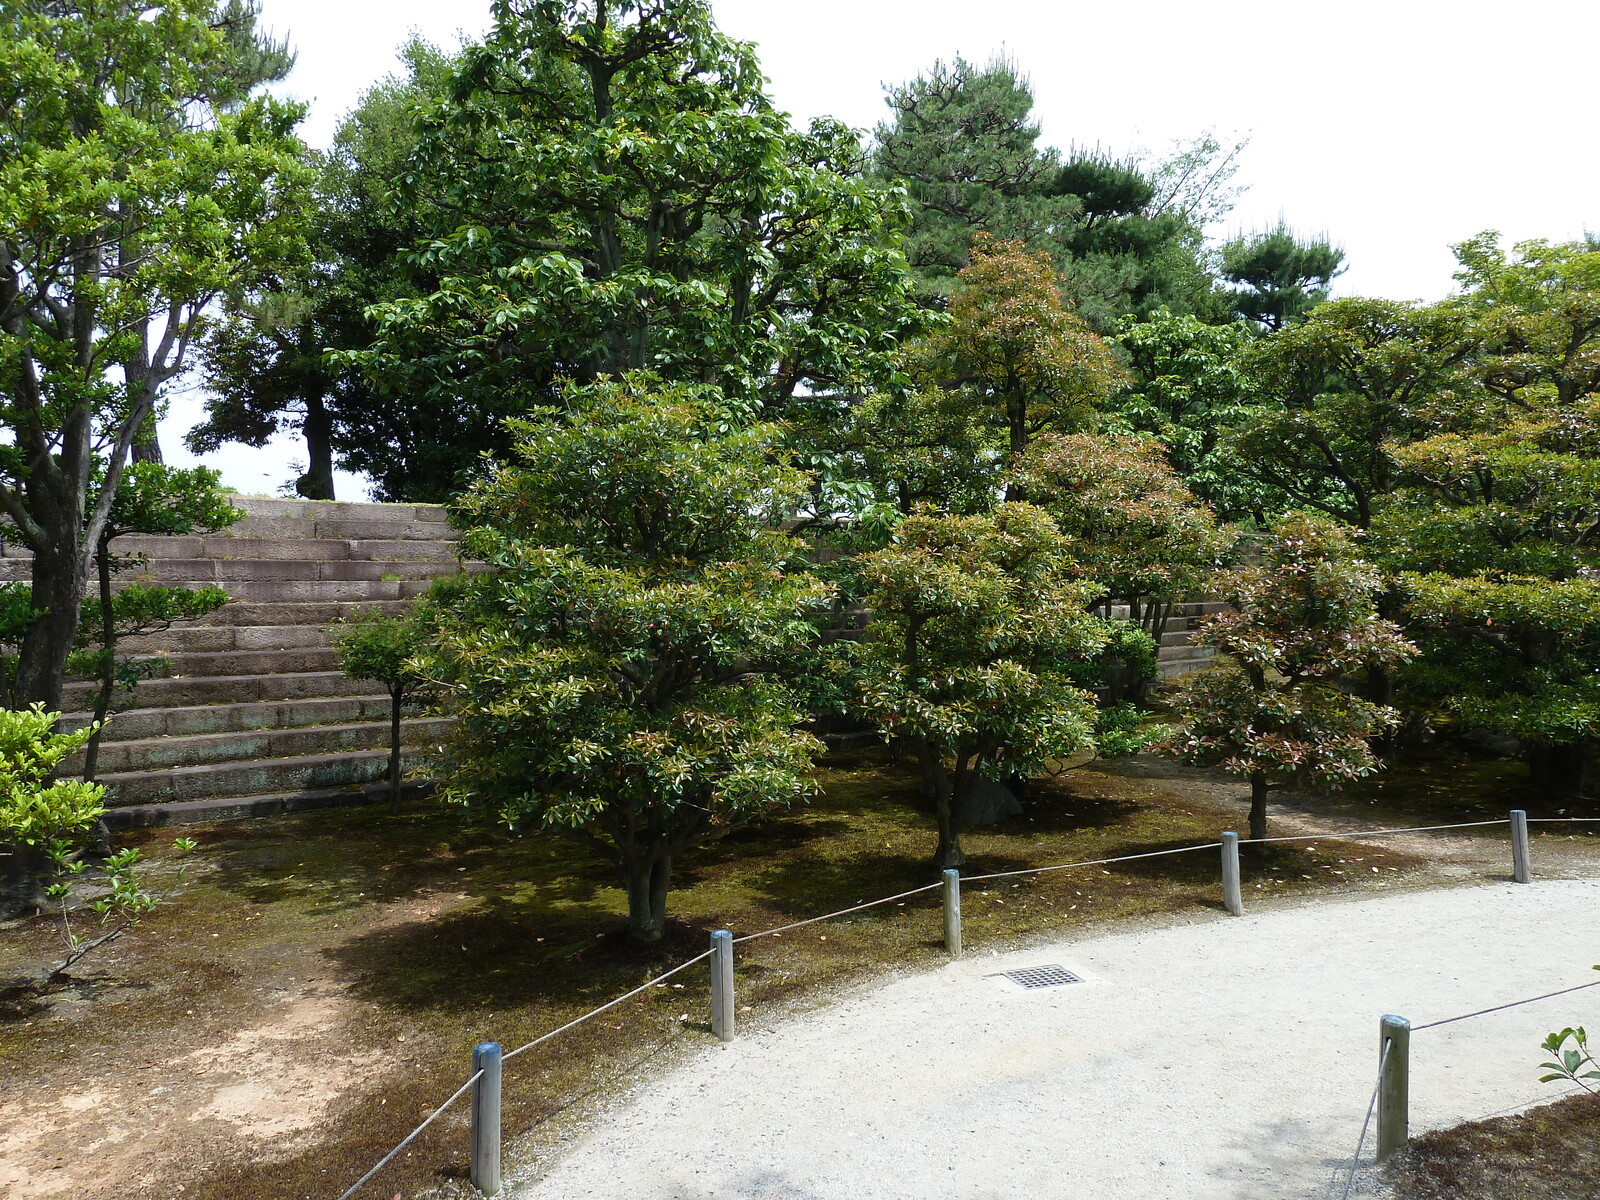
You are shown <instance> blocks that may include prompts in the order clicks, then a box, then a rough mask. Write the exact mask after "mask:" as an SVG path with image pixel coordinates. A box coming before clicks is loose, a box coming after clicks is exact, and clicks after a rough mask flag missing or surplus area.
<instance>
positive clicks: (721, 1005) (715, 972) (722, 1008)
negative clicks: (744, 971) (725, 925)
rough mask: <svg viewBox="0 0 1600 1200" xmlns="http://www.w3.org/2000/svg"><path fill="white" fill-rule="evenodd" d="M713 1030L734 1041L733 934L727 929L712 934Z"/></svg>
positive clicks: (718, 1035)
mask: <svg viewBox="0 0 1600 1200" xmlns="http://www.w3.org/2000/svg"><path fill="white" fill-rule="evenodd" d="M711 1032H712V1033H714V1034H716V1035H717V1037H719V1038H720V1039H722V1040H723V1041H724V1042H731V1041H733V934H732V933H730V932H729V931H728V930H726V929H719V930H717V931H716V932H715V933H713V934H712V935H711Z"/></svg>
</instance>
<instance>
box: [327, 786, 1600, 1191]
mask: <svg viewBox="0 0 1600 1200" xmlns="http://www.w3.org/2000/svg"><path fill="white" fill-rule="evenodd" d="M1535 820H1537V821H1539V822H1540V823H1558V822H1565V821H1568V820H1571V821H1574V822H1579V821H1600V817H1592V818H1584V817H1577V818H1562V817H1541V818H1535ZM1528 824H1529V819H1528V817H1527V815H1526V814H1525V813H1523V812H1522V811H1521V810H1516V811H1513V812H1512V814H1511V816H1510V817H1509V818H1499V819H1497V820H1489V821H1462V822H1456V823H1453V824H1447V825H1415V826H1407V827H1404V828H1399V829H1367V830H1359V831H1356V832H1353V833H1343V832H1337V831H1333V832H1327V833H1320V834H1301V835H1295V836H1290V837H1275V838H1258V839H1240V838H1239V837H1238V835H1237V834H1233V833H1225V834H1224V835H1223V837H1222V840H1220V841H1215V842H1202V843H1199V844H1197V845H1193V846H1178V847H1174V848H1171V849H1166V850H1149V851H1144V852H1141V853H1138V854H1122V855H1115V856H1111V857H1107V858H1095V859H1086V860H1084V861H1082V862H1071V863H1056V864H1052V865H1048V866H1043V867H1024V868H1021V869H1018V870H1014V871H993V872H989V873H987V874H983V875H968V876H965V877H963V876H962V875H961V874H960V873H959V872H958V871H954V870H946V871H945V872H943V878H942V879H941V880H940V881H939V882H937V883H930V884H925V885H923V886H922V887H916V888H912V889H910V890H908V891H903V892H896V893H895V894H894V895H891V896H884V897H881V898H880V899H876V900H868V901H865V902H864V903H861V904H854V905H851V906H850V907H848V908H841V909H836V910H835V911H833V912H828V913H823V914H821V915H820V916H815V917H807V918H806V919H805V920H802V921H792V922H789V923H788V924H785V925H779V926H776V927H774V928H772V929H763V930H760V931H759V932H756V933H747V934H743V935H742V936H740V937H737V938H736V937H734V936H733V935H732V933H731V932H729V931H728V930H717V931H715V932H713V934H712V935H711V941H712V944H711V948H710V949H708V950H704V951H702V952H701V953H699V954H697V955H695V956H694V957H693V958H690V959H687V960H686V961H684V962H681V963H679V964H678V965H677V966H675V967H673V968H672V969H671V970H669V971H666V972H663V973H662V974H660V975H657V976H655V977H654V978H652V979H650V980H648V981H646V982H645V983H642V984H640V985H639V986H638V987H635V988H633V989H631V990H630V991H627V992H624V993H623V994H622V995H620V996H617V997H616V998H615V999H612V1000H609V1001H607V1002H606V1003H605V1004H602V1005H600V1006H599V1007H598V1008H594V1009H591V1010H590V1011H588V1012H586V1013H583V1014H582V1015H581V1016H578V1017H575V1018H573V1019H572V1020H570V1021H568V1022H566V1023H565V1024H564V1025H561V1026H558V1027H557V1028H555V1029H552V1030H550V1031H549V1032H548V1033H544V1034H541V1035H540V1036H538V1037H536V1038H534V1039H533V1040H532V1041H529V1042H526V1043H524V1044H523V1045H521V1046H518V1047H517V1048H516V1049H515V1050H510V1051H506V1052H504V1053H502V1052H501V1050H500V1047H499V1046H498V1045H497V1044H495V1043H492V1042H491V1043H483V1044H481V1045H479V1046H478V1047H477V1048H476V1049H475V1050H474V1057H473V1065H474V1068H475V1070H474V1072H473V1074H472V1075H471V1077H470V1078H469V1079H468V1080H467V1082H466V1083H464V1084H462V1085H461V1087H460V1088H458V1089H457V1090H456V1092H455V1093H454V1094H453V1095H452V1096H451V1097H450V1098H449V1099H448V1100H446V1101H445V1102H444V1103H443V1104H441V1105H440V1106H439V1107H438V1108H437V1109H435V1110H434V1111H433V1112H432V1113H431V1114H430V1115H429V1116H428V1118H427V1119H426V1120H425V1121H423V1122H422V1124H420V1125H418V1126H417V1127H416V1128H415V1129H414V1130H412V1131H411V1132H410V1133H409V1134H407V1135H406V1137H405V1138H404V1140H402V1141H401V1142H400V1143H399V1144H398V1145H397V1146H395V1148H394V1149H393V1150H391V1151H390V1152H389V1153H388V1154H386V1155H384V1157H383V1158H382V1159H380V1160H379V1161H378V1163H377V1164H376V1165H375V1166H373V1168H372V1169H371V1170H370V1171H368V1172H367V1173H366V1174H365V1175H363V1176H362V1177H361V1178H360V1179H358V1180H356V1182H355V1183H354V1184H352V1185H351V1187H350V1188H349V1189H348V1190H347V1191H345V1192H344V1193H343V1194H342V1195H341V1196H340V1197H339V1200H350V1198H351V1197H352V1196H354V1195H355V1194H356V1193H357V1192H358V1191H360V1189H361V1188H362V1187H363V1186H365V1185H366V1184H367V1183H368V1182H369V1181H370V1180H371V1179H372V1178H373V1177H374V1176H376V1175H377V1174H378V1172H379V1171H381V1170H382V1169H383V1168H384V1167H385V1166H387V1165H388V1164H389V1163H390V1162H392V1161H393V1160H394V1158H395V1157H396V1155H398V1154H399V1153H400V1152H401V1151H402V1150H404V1149H405V1148H406V1147H407V1146H408V1145H410V1144H411V1142H412V1141H414V1140H415V1139H416V1138H417V1137H418V1135H420V1134H421V1133H422V1131H423V1130H425V1129H426V1128H428V1126H429V1125H431V1124H433V1122H434V1121H435V1120H437V1119H438V1117H439V1116H440V1115H441V1114H443V1113H444V1111H445V1110H446V1109H448V1108H449V1107H450V1106H451V1105H452V1104H454V1103H455V1102H456V1101H458V1100H459V1099H461V1097H462V1096H464V1095H466V1094H467V1093H468V1092H469V1091H472V1092H473V1093H474V1095H473V1117H474V1121H473V1124H474V1129H473V1137H472V1148H473V1154H472V1166H471V1179H472V1182H473V1185H474V1186H475V1187H478V1188H479V1190H480V1191H482V1192H483V1193H484V1194H485V1195H494V1194H495V1193H496V1192H497V1191H498V1190H499V1186H500V1162H499V1157H500V1130H499V1113H500V1079H501V1075H500V1068H501V1065H502V1064H503V1063H505V1062H507V1061H509V1060H511V1059H513V1058H516V1057H517V1056H518V1055H520V1054H523V1053H525V1052H526V1051H528V1050H532V1049H533V1048H535V1047H536V1046H539V1045H542V1044H543V1043H545V1042H548V1041H550V1040H552V1039H553V1038H556V1037H558V1036H560V1035H561V1034H563V1033H566V1032H567V1031H568V1030H571V1029H574V1028H576V1027H577V1026H579V1025H582V1024H583V1023H584V1022H586V1021H589V1020H592V1019H593V1018H594V1017H597V1016H599V1015H600V1014H602V1013H604V1012H608V1011H609V1010H611V1009H613V1008H615V1007H616V1006H617V1005H619V1004H622V1003H624V1002H626V1001H628V1000H631V999H633V998H634V997H635V996H638V995H640V994H641V993H644V992H647V991H649V990H650V989H651V988H654V987H657V986H660V985H662V984H664V983H665V982H666V981H667V980H669V979H671V978H672V977H673V976H674V975H677V974H679V973H680V972H683V971H686V970H688V969H689V968H690V967H693V966H695V965H697V964H699V963H702V962H705V961H706V960H707V959H709V960H711V982H712V994H711V1029H712V1033H713V1034H714V1035H715V1036H717V1037H718V1038H719V1039H721V1040H723V1041H730V1040H732V1038H733V1027H734V1017H733V1014H734V1011H735V1009H734V1000H733V947H734V946H735V945H738V944H740V943H744V942H750V941H754V940H756V939H758V938H764V937H775V936H777V935H780V934H783V933H788V932H790V931H791V930H795V929H802V928H804V927H806V926H808V925H815V924H818V923H820V922H823V921H830V920H833V919H835V918H837V917H843V916H849V915H851V914H853V913H858V912H863V911H865V910H867V909H871V908H877V907H880V906H882V905H885V904H893V903H895V902H897V901H904V900H907V899H910V898H911V897H913V896H920V895H923V894H925V893H928V892H932V891H937V890H941V889H942V891H943V893H944V903H943V906H944V931H945V938H944V940H945V949H946V951H947V953H949V954H950V956H951V957H960V956H961V954H962V941H961V885H962V884H963V883H968V884H971V883H986V882H990V881H993V880H999V879H1014V878H1018V877H1020V876H1024V875H1045V874H1049V873H1051V872H1056V871H1070V870H1076V869H1082V868H1085V867H1105V866H1110V865H1112V864H1114V863H1126V862H1138V861H1142V860H1149V859H1154V858H1165V857H1171V856H1173V855H1179V854H1192V853H1196V852H1200V851H1208V850H1220V851H1221V858H1222V862H1221V868H1222V870H1221V878H1222V890H1223V905H1224V907H1225V908H1226V909H1227V911H1228V912H1230V913H1232V914H1234V915H1236V916H1237V915H1241V914H1242V913H1243V911H1244V906H1243V898H1242V895H1241V892H1240V883H1239V879H1240V870H1239V847H1240V846H1241V845H1266V844H1283V843H1290V842H1317V841H1353V840H1356V839H1360V838H1373V837H1383V836H1386V835H1389V834H1406V833H1435V832H1441V831H1445V830H1452V829H1475V828H1485V827H1489V826H1496V825H1510V826H1511V832H1512V861H1513V878H1514V880H1515V881H1516V882H1518V883H1527V882H1530V880H1531V873H1530V870H1529V867H1528V862H1529V858H1528V849H1529V848H1528V832H1527V826H1528ZM1588 987H1600V980H1597V981H1595V982H1594V983H1589V984H1582V985H1580V986H1578V987H1573V988H1566V989H1563V990H1562V991H1557V992H1550V993H1547V994H1546V995H1544V996H1537V997H1532V998H1530V999H1528V1000H1521V1001H1515V1002H1513V1003H1511V1004H1505V1005H1499V1006H1497V1007H1495V1008H1490V1009H1484V1010H1482V1011H1481V1012H1476V1013H1467V1014H1464V1015H1462V1016H1459V1017H1451V1018H1448V1019H1446V1020H1443V1021H1435V1022H1432V1023H1430V1024H1428V1025H1422V1026H1418V1027H1417V1028H1418V1029H1419V1030H1420V1029H1432V1028H1434V1027H1436V1026H1438V1025H1446V1024H1450V1023H1451V1022H1454V1021H1463V1020H1467V1019H1468V1018H1469V1017H1475V1016H1482V1015H1483V1014H1484V1013H1489V1012H1498V1011H1500V1010H1501V1009H1503V1008H1514V1007H1517V1006H1518V1005H1521V1004H1529V1003H1533V1002H1534V1001H1535V1000H1543V999H1549V998H1550V997H1553V996H1560V995H1565V994H1567V993H1568V992H1575V991H1582V990H1583V989H1584V988H1588ZM1391 1019H1392V1020H1398V1019H1399V1018H1385V1020H1386V1021H1388V1020H1391ZM1386 1029H1387V1026H1386ZM1406 1030H1407V1032H1408V1033H1409V1031H1410V1026H1409V1025H1407V1026H1406ZM1400 1057H1403V1056H1400ZM480 1064H484V1065H481V1066H480ZM1391 1065H1392V1064H1391V1054H1390V1041H1389V1040H1388V1038H1387V1035H1386V1040H1385V1041H1384V1043H1383V1051H1382V1055H1381V1057H1380V1060H1379V1084H1378V1086H1377V1087H1376V1088H1374V1091H1373V1099H1372V1102H1371V1103H1370V1104H1369V1105H1368V1111H1367V1119H1366V1121H1365V1122H1363V1124H1362V1129H1361V1138H1360V1140H1359V1141H1358V1142H1357V1145H1356V1155H1355V1159H1353V1160H1352V1163H1351V1175H1350V1178H1349V1179H1348V1180H1347V1181H1346V1186H1345V1196H1348V1195H1349V1190H1350V1187H1351V1185H1352V1184H1353V1181H1354V1178H1355V1174H1354V1173H1355V1170H1356V1168H1357V1164H1358V1162H1359V1159H1360V1155H1361V1150H1362V1146H1363V1145H1364V1144H1365V1141H1366V1135H1367V1127H1368V1125H1369V1124H1370V1123H1371V1121H1372V1119H1373V1115H1374V1112H1376V1113H1377V1115H1378V1119H1379V1127H1380V1137H1379V1145H1380V1148H1382V1147H1383V1145H1384V1134H1383V1130H1384V1121H1383V1118H1384V1114H1385V1106H1384V1103H1383V1096H1382V1089H1383V1082H1384V1079H1385V1075H1384V1071H1385V1070H1386V1069H1387V1068H1388V1067H1389V1066H1391ZM1402 1065H1403V1064H1402ZM474 1089H476V1090H474ZM491 1091H492V1095H490V1094H488V1093H489V1092H491ZM1390 1107H1391V1108H1392V1105H1391V1106H1390ZM488 1115H492V1121H493V1126H494V1128H493V1129H492V1130H486V1129H482V1128H480V1124H481V1120H480V1118H484V1117H486V1116H488ZM490 1159H492V1161H488V1160H490ZM480 1160H483V1161H480Z"/></svg>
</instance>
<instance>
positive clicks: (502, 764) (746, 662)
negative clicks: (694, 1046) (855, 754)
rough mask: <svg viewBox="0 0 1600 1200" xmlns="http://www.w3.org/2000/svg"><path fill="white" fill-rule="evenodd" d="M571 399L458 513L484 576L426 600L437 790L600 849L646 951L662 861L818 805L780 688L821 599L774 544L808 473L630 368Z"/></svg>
mask: <svg viewBox="0 0 1600 1200" xmlns="http://www.w3.org/2000/svg"><path fill="white" fill-rule="evenodd" d="M570 405H571V407H570V410H569V411H568V412H567V413H566V414H564V415H562V416H559V417H556V416H554V414H552V418H551V419H548V420H546V421H545V422H543V423H536V422H531V421H530V422H519V423H517V424H516V425H515V426H514V431H515V434H516V437H517V442H518V444H517V449H516V457H515V459H514V461H512V462H511V463H507V464H500V465H497V466H495V467H493V468H492V469H491V471H490V473H489V474H488V476H487V477H486V478H485V479H484V480H483V481H481V482H480V483H478V484H476V485H474V486H473V488H472V489H471V490H470V491H468V492H467V493H466V494H465V495H464V496H462V497H461V499H460V500H459V501H458V503H457V505H456V509H455V519H456V520H457V521H458V522H459V523H460V524H461V525H463V526H464V527H465V530H466V532H465V534H464V536H463V539H462V546H463V550H464V552H465V553H466V554H468V555H470V556H472V557H473V558H475V559H478V560H480V561H482V562H484V563H486V564H488V570H487V571H486V572H485V573H483V574H481V575H476V576H473V577H470V578H463V579H460V580H452V581H450V584H449V586H448V587H446V588H444V589H441V591H440V592H439V593H438V595H437V597H436V604H437V609H436V611H437V618H436V620H437V630H436V634H435V640H434V644H433V646H432V648H431V649H430V651H429V652H428V655H427V669H428V673H429V674H430V676H432V677H433V678H434V679H436V680H437V681H438V683H439V685H440V687H441V689H442V690H443V692H444V696H445V699H444V702H443V705H444V708H445V710H446V711H448V712H449V713H450V714H451V715H453V716H454V717H455V718H456V720H455V723H454V726H453V731H452V732H451V733H450V734H449V735H448V737H447V739H446V742H445V745H444V747H443V752H442V761H441V763H440V779H441V783H442V784H443V788H444V794H445V796H446V797H447V798H450V799H455V800H458V801H462V802H466V803H476V804H481V805H483V806H485V807H486V808H487V809H489V810H490V811H491V812H493V813H495V814H497V815H498V816H500V817H501V818H502V819H504V820H506V821H507V822H510V823H512V824H514V825H522V824H532V825H536V826H541V827H543V828H546V829H550V830H554V831H556V832H559V833H563V834H566V835H569V836H572V837H575V838H578V839H580V840H582V841H584V842H586V843H588V844H589V845H591V846H594V847H597V848H599V849H600V850H601V851H602V852H603V853H604V854H605V855H606V856H607V857H609V858H610V859H611V860H612V861H613V862H614V863H615V864H616V866H617V869H618V871H619V873H620V874H621V876H622V880H623V883H624V885H625V886H626V888H627V894H628V930H629V933H630V935H631V936H632V937H633V938H634V939H635V940H637V941H640V942H654V941H657V940H659V939H660V938H661V936H662V933H663V930H664V928H665V923H666V898H667V891H668V887H669V885H670V881H671V873H672V864H673V860H674V858H675V856H677V855H679V854H681V853H682V852H683V851H684V850H687V849H689V848H690V847H693V846H697V845H700V844H702V843H705V842H709V841H713V840H715V839H718V838H721V837H724V836H726V835H727V834H729V833H731V832H733V831H734V830H736V829H738V828H740V827H741V826H744V825H747V824H749V823H751V822H753V821H756V820H759V819H760V818H762V817H764V816H766V815H767V814H769V813H771V812H773V811H775V810H777V809H779V808H782V807H784V806H786V805H789V804H792V803H795V802H796V801H800V800H804V799H805V798H806V797H807V796H808V795H809V794H810V793H811V791H812V789H813V784H812V780H811V764H812V760H813V758H814V757H815V756H816V755H817V754H818V753H820V752H821V749H822V746H821V743H819V742H818V741H817V740H816V739H815V738H813V737H811V736H810V735H809V734H807V733H805V732H803V731H802V730H801V729H800V728H799V727H800V725H801V723H802V722H803V721H804V720H805V713H804V712H803V711H802V710H801V708H800V707H799V705H798V704H797V703H795V700H794V697H793V696H792V695H791V694H790V693H789V691H788V690H787V689H786V688H785V687H784V686H783V684H782V682H781V679H780V672H781V670H782V668H783V666H784V664H785V660H786V659H787V657H788V656H789V655H791V654H793V653H795V652H796V651H797V650H800V649H802V648H804V647H806V646H809V645H810V644H811V643H812V642H813V639H814V636H815V628H814V624H813V621H812V617H813V614H815V613H816V612H817V611H818V610H820V609H821V608H822V607H823V606H824V605H826V603H827V602H828V599H829V596H830V589H829V588H828V587H827V586H826V585H825V584H823V583H821V582H820V581H818V580H817V579H815V578H814V577H813V576H811V575H810V574H808V573H807V572H806V570H805V569H804V561H803V559H802V550H803V547H802V546H801V545H800V543H799V542H797V541H796V540H795V539H794V538H792V537H789V536H787V535H785V534H784V533H782V532H781V531H780V529H779V526H780V524H781V522H782V521H783V520H785V519H786V518H787V517H788V516H789V514H790V513H791V512H793V511H794V509H795V507H796V506H797V505H798V504H800V503H801V502H802V501H803V498H804V496H805V494H806V489H807V480H806V477H805V476H804V475H803V474H802V473H801V472H799V471H797V470H795V469H794V468H793V467H791V466H789V465H788V464H787V463H786V462H785V460H784V455H783V452H782V450H781V449H780V431H779V430H778V429H776V428H775V427H772V426H768V425H754V426H740V425H738V424H736V423H734V422H731V421H729V420H728V414H727V412H726V410H725V409H724V408H723V407H722V406H721V403H720V396H719V395H718V393H717V392H716V391H715V390H714V389H711V388H706V387H702V386H692V385H684V384H666V385H663V384H659V383H656V382H654V381H652V380H651V379H650V378H649V377H647V376H640V375H635V376H629V377H627V378H626V379H625V380H623V381H621V382H610V381H605V382H601V383H598V384H595V385H593V386H591V387H589V388H586V389H582V390H578V391H575V392H574V393H573V394H572V395H571V397H570Z"/></svg>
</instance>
